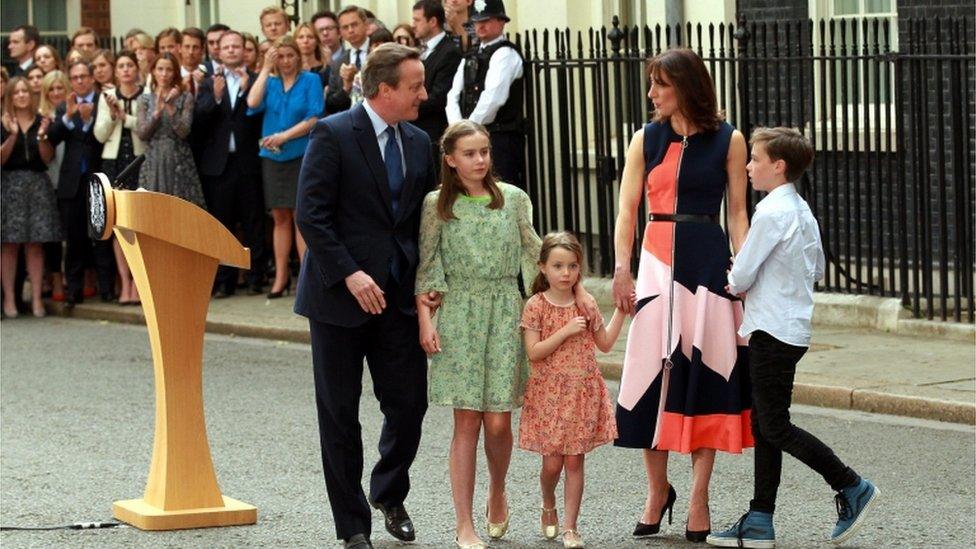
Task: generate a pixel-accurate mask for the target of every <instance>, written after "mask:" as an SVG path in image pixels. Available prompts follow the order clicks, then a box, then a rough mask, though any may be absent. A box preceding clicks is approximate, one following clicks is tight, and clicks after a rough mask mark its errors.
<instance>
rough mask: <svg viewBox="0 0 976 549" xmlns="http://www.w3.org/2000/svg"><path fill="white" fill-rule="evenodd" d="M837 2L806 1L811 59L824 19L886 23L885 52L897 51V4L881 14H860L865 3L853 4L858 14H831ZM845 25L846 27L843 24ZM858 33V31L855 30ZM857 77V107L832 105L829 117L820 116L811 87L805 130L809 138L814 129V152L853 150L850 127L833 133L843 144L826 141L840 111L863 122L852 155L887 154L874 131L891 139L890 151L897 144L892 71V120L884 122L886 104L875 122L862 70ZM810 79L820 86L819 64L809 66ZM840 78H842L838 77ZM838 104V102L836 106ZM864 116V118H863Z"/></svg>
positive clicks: (817, 90) (884, 141)
mask: <svg viewBox="0 0 976 549" xmlns="http://www.w3.org/2000/svg"><path fill="white" fill-rule="evenodd" d="M836 1H837V0H809V14H810V18H811V19H813V21H814V30H813V36H811V38H812V41H813V52H814V55H819V53H820V27H819V24H820V20H821V19H824V20H827V21H828V22H829V21H830V20H831V19H837V20H842V21H845V22H847V21H848V20H850V19H856V20H859V21H860V20H863V19H888V20H889V29H890V33H891V37H890V42H889V48H890V51H898V4H897V0H891V4H890V7H891V10H890V11H888V12H883V13H880V12H879V13H870V14H865V13H864V6H865V2H866V0H857V2H858V13H857V14H841V15H837V14H835V13H834V12H835V9H834V8H835V3H836ZM847 24H848V25H849V24H850V23H847ZM859 30H860V29H859ZM858 74H859V80H860V82H859V86H860V90H861V92H862V93H860V94H859V98H860V101H859V102H858V103H853V102H848V103H847V104H846V105H842V104H836V105H834V108H833V113H832V114H833V116H832V117H831V116H830V115H831V113H830V112H827V113H824V112H823V110H822V108H821V87H820V86H814V94H815V96H816V97H815V99H814V113H815V114H814V120H813V124H815V127H814V128H811V127H810V123H807V127H806V128H805V131H806V134H807V136H808V137H810V136H811V134H812V131H813V130H814V129H816V140H817V142H816V143H815V145H816V147H817V149H818V150H846V151H853V150H854V137H855V131H854V129H853V128H852V127H848V129H847V132H846V135H842V134H843V130H842V129H838V130H837V132H836V133H837V136H838V140H843V141H844V142H843V143H832V142H831V141H830V140H829V139H828V133H830V134H831V135H832V134H833V133H834V132H832V131H831V132H828V131H827V130H828V128H830V127H831V126H830V125H828V122H835V123H839V121H841V120H843V116H844V111H845V110H846V111H847V117H848V120H853V119H854V118H855V117H856V118H857V119H858V120H859V121H862V122H864V121H867V122H868V123H867V124H860V125H859V127H858V129H857V132H856V133H857V151H856V152H868V151H874V150H875V149H876V148H880V150H881V151H882V152H891V151H889V148H888V141H889V140H888V139H887V138H886V137H885V138H884V139H881V143H880V144H879V147H875V143H874V134H875V133H876V132H877V130H878V129H880V130H881V132H882V135H884V136H887V134H890V135H891V140H890V141H891V147H892V149H894V147H895V143H896V142H897V139H896V135H895V132H896V131H897V128H896V127H894V126H892V127H889V125H890V123H891V122H892V121H897V120H898V115H899V114H898V110H899V109H898V104H897V103H896V102H895V97H894V89H895V75H894V71H893V70H892V71H889V74H888V78H889V82H890V89H891V90H892V96H891V97H889V98H888V101H889V102H890V104H891V108H892V120H889V119H888V118H887V116H886V115H887V112H888V104H889V103H884V102H883V103H882V104H881V115H882V116H881V118H880V119H875V113H876V112H877V105H876V104H875V103H874V102H873V97H869V98H868V97H865V93H864V92H865V91H866V86H865V85H864V78H865V75H866V74H867V71H866V69H865V68H864V67H863V66H862V67H861V68H860V70H859V71H858ZM813 75H814V76H813V78H814V80H813V81H814V82H818V83H819V82H821V80H822V78H824V77H823V76H822V75H821V72H820V63H819V62H814V65H813ZM840 76H841V77H843V76H844V75H840ZM828 85H829V86H835V85H836V83H834V82H830V83H829V84H828ZM838 103H839V102H838ZM865 114H866V115H867V117H865Z"/></svg>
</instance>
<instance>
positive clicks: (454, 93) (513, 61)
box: [447, 36, 522, 126]
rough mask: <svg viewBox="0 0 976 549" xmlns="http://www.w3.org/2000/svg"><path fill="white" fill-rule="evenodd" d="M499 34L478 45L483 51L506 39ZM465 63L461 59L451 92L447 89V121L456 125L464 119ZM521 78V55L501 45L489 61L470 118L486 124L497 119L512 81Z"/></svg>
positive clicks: (506, 99) (506, 98)
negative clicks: (462, 98) (482, 85)
mask: <svg viewBox="0 0 976 549" xmlns="http://www.w3.org/2000/svg"><path fill="white" fill-rule="evenodd" d="M504 39H505V37H504V36H499V37H498V38H495V39H494V40H490V41H488V42H485V43H483V44H481V45H480V46H479V48H480V49H481V50H483V49H484V48H487V47H488V46H491V45H494V44H496V43H498V42H501V41H502V40H504ZM464 65H465V62H464V61H461V63H460V64H459V65H458V68H457V71H456V72H455V73H454V82H453V83H452V85H451V91H449V92H447V123H448V124H453V123H455V122H457V121H458V120H462V119H463V118H464V117H463V116H461V90H463V89H464ZM516 78H522V58H521V57H519V54H518V52H516V51H515V50H514V49H513V48H499V49H497V50H496V51H495V53H493V54H491V59H490V60H489V61H488V74H486V75H485V89H484V90H483V91H482V92H481V95H480V96H479V97H478V104H477V105H475V107H474V110H473V111H471V116H469V117H468V119H469V120H471V121H473V122H477V123H479V124H483V125H485V126H487V125H488V124H491V123H492V122H494V121H495V116H497V115H498V109H500V108H502V105H504V104H505V102H506V101H508V94H509V92H510V91H511V89H512V82H514V81H515V79H516Z"/></svg>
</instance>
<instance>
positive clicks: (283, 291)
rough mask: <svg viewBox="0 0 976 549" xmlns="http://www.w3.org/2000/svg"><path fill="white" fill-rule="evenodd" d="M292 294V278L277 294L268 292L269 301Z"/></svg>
mask: <svg viewBox="0 0 976 549" xmlns="http://www.w3.org/2000/svg"><path fill="white" fill-rule="evenodd" d="M290 293H291V278H289V279H288V282H287V283H286V284H285V287H284V288H282V289H280V290H278V291H277V292H268V299H278V298H279V297H281V296H283V295H288V294H290Z"/></svg>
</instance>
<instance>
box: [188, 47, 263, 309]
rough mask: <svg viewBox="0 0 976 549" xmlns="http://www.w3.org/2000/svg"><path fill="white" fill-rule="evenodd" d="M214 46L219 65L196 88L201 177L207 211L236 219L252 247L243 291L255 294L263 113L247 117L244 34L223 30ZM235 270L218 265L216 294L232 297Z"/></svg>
mask: <svg viewBox="0 0 976 549" xmlns="http://www.w3.org/2000/svg"><path fill="white" fill-rule="evenodd" d="M222 32H223V34H221V36H220V38H219V39H218V44H219V46H220V56H221V57H220V58H221V60H222V61H223V64H222V65H219V66H218V67H217V73H216V74H214V75H213V76H208V77H207V78H205V79H204V80H203V82H201V83H200V87H199V88H198V89H197V100H196V103H195V106H194V111H193V122H194V125H195V126H198V127H199V128H201V131H200V132H199V137H200V138H201V143H200V150H201V153H202V154H201V155H200V163H199V166H198V168H199V170H200V176H201V177H200V178H201V179H202V181H203V194H204V197H205V198H206V200H207V209H208V210H210V213H212V214H213V215H214V217H216V218H217V220H218V221H220V222H221V223H223V224H224V226H226V227H227V228H228V229H230V230H231V231H233V230H234V227H235V225H236V224H237V222H238V221H240V223H241V229H242V232H243V236H244V243H245V244H246V245H247V247H248V248H250V249H251V269H250V271H249V272H248V286H249V289H248V293H249V294H251V295H257V294H260V293H261V291H262V286H263V285H264V270H263V269H262V266H263V261H262V260H263V259H264V238H265V234H264V218H265V213H264V198H263V196H262V195H261V177H260V174H261V163H260V161H259V158H258V141H259V140H260V139H261V122H262V116H261V115H260V114H258V115H257V116H248V115H247V93H248V91H249V90H250V85H251V83H253V82H254V81H255V80H257V75H256V74H254V73H253V72H250V71H248V70H247V67H246V66H245V65H244V37H243V36H242V35H241V33H239V32H237V31H234V30H229V29H228V30H226V31H222ZM236 289H237V269H236V268H234V267H226V266H223V265H222V266H220V268H218V269H217V280H216V283H215V288H214V296H215V297H227V296H230V295H233V294H234V292H235V290H236Z"/></svg>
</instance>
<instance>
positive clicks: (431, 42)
mask: <svg viewBox="0 0 976 549" xmlns="http://www.w3.org/2000/svg"><path fill="white" fill-rule="evenodd" d="M445 36H447V33H446V32H444V31H441V32H440V33H438V34H436V35H434V37H433V38H429V39H428V40H427V41H426V42H424V51H423V52H421V53H420V60H421V61H426V60H427V58H428V57H430V52H432V51H434V48H436V47H437V44H440V43H441V40H443V39H444V37H445Z"/></svg>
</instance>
